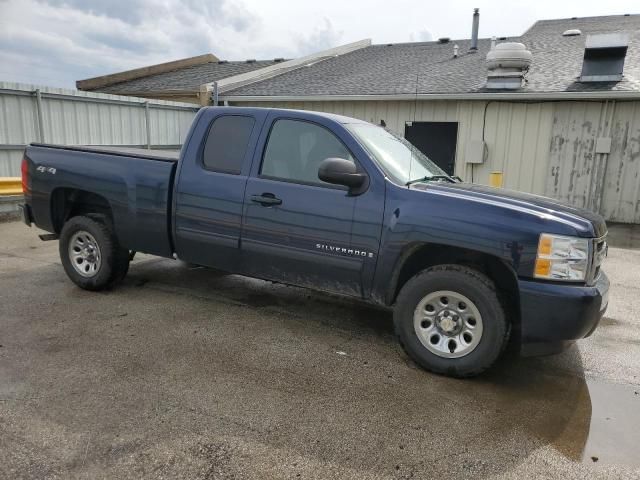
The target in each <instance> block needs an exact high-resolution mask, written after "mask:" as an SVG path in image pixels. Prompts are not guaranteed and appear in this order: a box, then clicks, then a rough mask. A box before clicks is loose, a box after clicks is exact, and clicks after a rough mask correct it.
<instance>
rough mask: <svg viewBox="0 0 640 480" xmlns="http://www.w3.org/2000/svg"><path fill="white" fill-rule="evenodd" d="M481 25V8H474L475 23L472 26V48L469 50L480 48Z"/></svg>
mask: <svg viewBox="0 0 640 480" xmlns="http://www.w3.org/2000/svg"><path fill="white" fill-rule="evenodd" d="M479 27H480V9H479V8H474V9H473V24H472V26H471V48H470V49H469V50H478V28H479Z"/></svg>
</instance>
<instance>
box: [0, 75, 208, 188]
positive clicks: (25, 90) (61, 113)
mask: <svg viewBox="0 0 640 480" xmlns="http://www.w3.org/2000/svg"><path fill="white" fill-rule="evenodd" d="M198 108H199V107H198V106H196V105H192V104H188V103H177V102H167V101H163V100H147V99H145V98H137V97H122V96H119V95H106V94H101V93H91V92H82V91H79V90H65V89H60V88H49V87H38V86H34V85H25V84H18V83H7V82H0V177H16V176H20V161H21V159H22V151H23V149H24V147H25V146H26V145H28V144H29V143H31V142H41V143H54V144H66V145H118V146H130V147H146V148H153V149H156V148H161V149H178V148H180V146H181V145H182V143H183V141H184V139H185V136H186V135H187V131H188V130H189V126H190V125H191V121H192V120H193V117H194V116H195V114H196V112H197V111H198Z"/></svg>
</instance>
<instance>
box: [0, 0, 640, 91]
mask: <svg viewBox="0 0 640 480" xmlns="http://www.w3.org/2000/svg"><path fill="white" fill-rule="evenodd" d="M473 7H479V8H480V15H481V17H480V36H481V37H491V36H493V35H496V36H502V35H518V34H521V33H522V32H523V31H524V30H526V29H527V28H528V27H529V26H530V25H531V24H532V23H533V22H534V21H535V20H536V19H546V18H563V17H572V16H579V17H580V16H589V15H612V14H621V13H640V4H639V3H638V2H637V0H625V1H622V0H606V1H602V0H598V1H594V0H582V1H580V0H563V1H558V0H538V1H531V0H527V1H520V0H511V1H509V2H507V1H497V0H492V1H486V0H482V1H478V0H475V1H468V0H457V1H455V2H445V1H430V0H411V1H410V0H346V1H345V0H322V1H305V0H0V80H5V81H17V82H24V83H34V84H41V85H49V86H59V87H70V88H71V87H73V86H74V84H75V80H78V79H83V78H88V77H92V76H97V75H103V74H107V73H113V72H115V71H120V70H126V69H130V68H135V67H140V66H144V65H150V64H154V63H161V62H165V61H169V60H175V59H178V58H184V57H189V56H193V55H199V54H202V53H208V52H211V53H213V54H215V55H216V56H218V57H219V58H221V59H228V60H244V59H247V58H257V59H266V58H275V57H287V58H292V57H296V56H300V55H304V54H308V53H311V52H314V51H317V50H322V49H325V48H329V47H332V46H336V45H340V44H344V43H348V42H352V41H356V40H360V39H363V38H371V39H372V40H373V41H374V42H375V43H388V42H408V41H420V40H430V39H432V38H433V39H436V38H438V37H442V36H447V37H451V38H468V37H469V35H470V30H471V15H472V13H473Z"/></svg>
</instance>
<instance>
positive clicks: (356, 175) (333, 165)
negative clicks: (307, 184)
mask: <svg viewBox="0 0 640 480" xmlns="http://www.w3.org/2000/svg"><path fill="white" fill-rule="evenodd" d="M318 178H319V179H320V180H322V181H323V182H327V183H333V184H336V185H344V186H346V187H349V188H358V187H361V186H362V185H364V183H365V181H366V180H367V175H366V174H364V173H361V172H358V170H357V168H356V164H355V163H353V162H351V161H349V160H345V159H344V158H327V159H326V160H323V161H322V163H320V167H319V168H318Z"/></svg>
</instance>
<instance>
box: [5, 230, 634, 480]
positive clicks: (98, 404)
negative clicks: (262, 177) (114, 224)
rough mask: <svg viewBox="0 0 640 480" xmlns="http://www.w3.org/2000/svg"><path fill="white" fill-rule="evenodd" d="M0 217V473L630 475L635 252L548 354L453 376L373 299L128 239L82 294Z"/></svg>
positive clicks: (612, 257) (49, 248) (611, 262)
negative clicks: (122, 258)
mask: <svg viewBox="0 0 640 480" xmlns="http://www.w3.org/2000/svg"><path fill="white" fill-rule="evenodd" d="M37 233H38V232H37V231H35V230H34V229H29V228H27V227H26V226H24V225H22V224H20V223H4V224H0V301H1V303H0V345H1V346H0V477H2V478H7V479H14V478H223V479H224V478H256V479H265V478H318V479H326V478H431V477H433V478H463V477H471V476H473V477H474V478H486V477H493V478H533V477H546V478H559V477H562V478H640V395H638V393H639V391H640V378H639V376H640V250H633V249H620V248H611V249H610V254H609V258H608V260H607V262H606V264H605V267H604V268H605V270H606V271H607V273H608V274H609V276H610V278H611V282H612V291H611V299H610V308H609V311H608V312H607V316H606V318H605V319H604V321H603V322H602V324H601V326H600V327H599V328H598V330H596V332H595V333H594V335H593V336H592V337H590V338H589V339H586V340H584V341H582V342H580V343H579V344H578V345H577V346H574V347H572V348H571V349H569V350H568V351H566V352H564V353H563V354H560V355H557V356H553V357H547V358H534V359H519V358H514V357H513V356H508V357H506V358H504V359H503V360H502V361H501V362H500V364H499V365H498V366H497V368H495V369H494V370H492V371H491V372H490V373H489V374H487V375H485V376H483V377H481V378H478V379H475V380H467V381H461V380H453V379H448V378H444V377H439V376H436V375H432V374H429V373H426V372H424V371H422V370H420V369H419V368H417V367H416V366H415V365H414V364H413V363H412V362H411V361H410V360H409V359H408V358H407V357H406V356H405V355H404V353H402V351H401V349H400V348H399V347H398V345H397V343H396V340H395V339H394V337H393V332H392V323H391V315H390V314H389V313H388V312H386V311H381V310H377V309H374V308H371V307H368V306H364V305H361V304H358V303H354V302H351V301H347V300H344V299H340V298H336V297H330V296H326V295H322V294H316V293H313V292H309V291H306V290H302V289H297V288H291V287H285V286H281V285H273V284H270V283H268V282H262V281H256V280H251V279H247V278H244V277H239V276H233V275H221V274H219V273H216V272H212V271H210V270H206V269H202V268H190V267H188V266H186V265H184V264H182V263H180V262H176V261H171V260H164V259H157V258H154V257H149V256H144V255H140V256H138V257H137V258H136V261H135V262H134V263H133V265H132V266H131V269H130V273H129V276H128V277H127V279H126V281H125V283H124V284H123V285H122V286H120V287H119V288H117V289H115V290H113V291H110V292H105V293H90V292H85V291H82V290H80V289H78V288H77V287H75V286H74V285H73V284H72V283H71V282H70V281H69V280H68V279H67V278H66V276H65V274H64V272H63V270H62V267H61V266H60V262H59V259H58V255H57V247H58V245H57V242H41V241H40V240H39V239H38V238H37Z"/></svg>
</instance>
